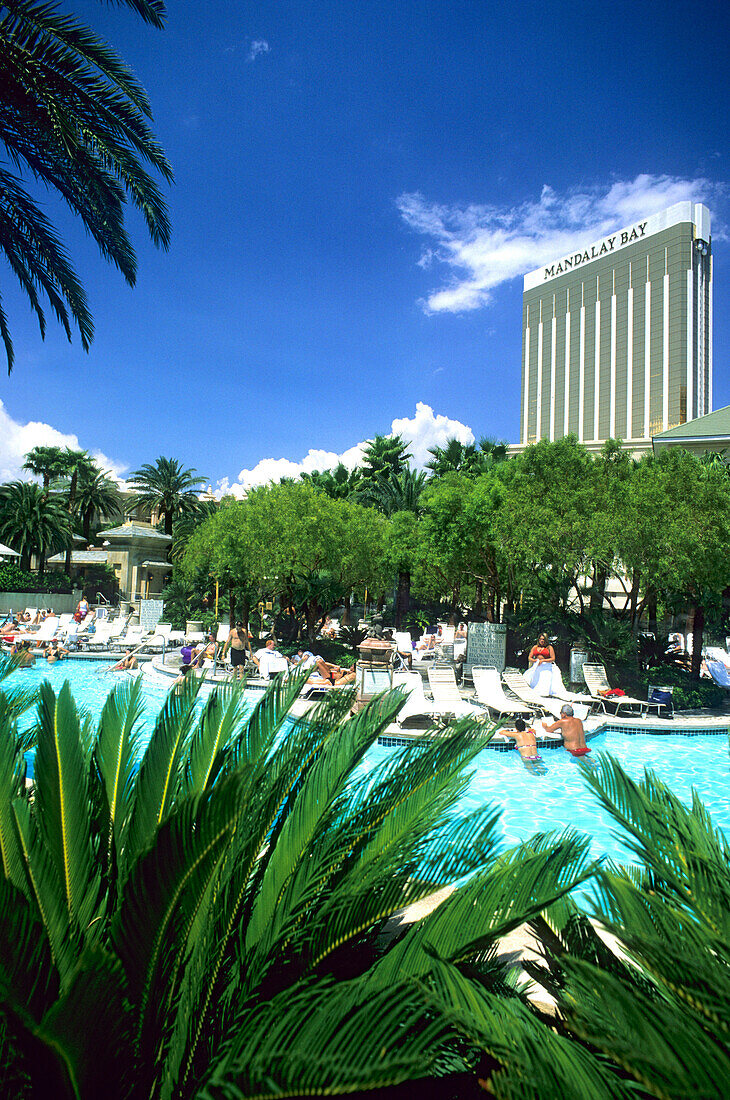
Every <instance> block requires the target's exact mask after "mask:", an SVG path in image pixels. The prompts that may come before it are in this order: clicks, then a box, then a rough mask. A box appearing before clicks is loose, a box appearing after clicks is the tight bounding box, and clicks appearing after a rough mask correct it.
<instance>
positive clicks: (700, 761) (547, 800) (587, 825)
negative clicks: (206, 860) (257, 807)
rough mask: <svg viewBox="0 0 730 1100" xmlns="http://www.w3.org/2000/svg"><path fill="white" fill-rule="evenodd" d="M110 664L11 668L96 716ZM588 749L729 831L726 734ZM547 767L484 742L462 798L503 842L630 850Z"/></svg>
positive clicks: (645, 738) (607, 738) (588, 802)
mask: <svg viewBox="0 0 730 1100" xmlns="http://www.w3.org/2000/svg"><path fill="white" fill-rule="evenodd" d="M107 669H108V666H107V665H105V664H101V663H99V664H97V663H91V662H83V661H64V662H59V663H58V664H55V665H51V666H50V667H49V666H47V665H45V663H44V664H43V665H36V666H35V667H34V668H32V669H28V670H24V671H22V672H18V673H15V674H14V677H13V679H17V682H18V683H21V682H22V683H25V684H29V683H33V682H35V683H40V681H41V679H43V678H44V677H45V678H47V679H48V680H50V681H51V683H52V684H53V686H54V688H55V689H56V690H58V689H59V688H60V686H61V684H62V683H63V681H64V680H66V679H68V680H69V682H70V685H71V689H72V691H73V694H74V697H75V698H76V701H77V703H78V704H79V705H81V706H84V707H85V708H87V709H88V710H89V711H90V712H91V713H92V714H94V715H98V714H99V713H100V712H101V708H102V706H103V704H104V700H105V699H106V697H107V695H108V693H109V692H110V691H111V689H112V688H113V687H114V685H115V683H118V682H119V679H120V674H118V673H112V672H109V671H107ZM164 694H165V692H164V689H162V688H154V687H151V686H149V685H147V684H146V685H145V688H144V696H145V702H146V706H147V713H148V715H149V721H148V723H147V726H146V729H147V734H148V736H149V734H150V733H151V728H152V719H153V717H154V716H155V715H156V713H157V711H158V710H159V707H160V705H161V703H162V700H163V698H164ZM590 744H591V748H592V750H593V753H592V755H593V756H594V757H595V756H596V755H597V754H598V753H599V752H601V751H608V752H610V753H611V754H612V755H613V756H614V757H616V759H617V760H618V761H619V763H620V764H621V765H622V766H623V767H624V769H625V770H626V771H627V772H628V773H629V775H631V776H633V777H634V778H636V779H639V778H641V776H642V774H643V769H644V767H645V766H647V767H651V768H652V769H653V770H654V771H655V772H656V774H657V775H658V776H659V778H660V779H662V780H663V781H664V782H665V783H667V784H668V785H669V786H671V787H672V789H673V790H674V791H675V793H676V794H677V795H678V796H679V797H680V798H682V799H684V800H686V801H689V799H690V797H691V789H692V787H694V788H695V789H696V790H697V791H698V793H699V795H700V797H701V798H702V800H703V802H704V803H705V805H706V806H707V808H708V809H709V810H710V812H711V814H712V815H713V818H714V820H715V823H716V824H717V825H719V826H720V827H721V828H722V829H723V830H724V831H725V833H726V834H727V835H728V836H729V837H730V751H729V748H728V739H727V737H726V736H724V735H714V736H711V735H708V736H700V737H681V736H664V737H656V736H651V735H649V734H635V735H627V734H624V733H619V732H615V731H607V732H605V733H601V734H599V735H598V736H597V737H595V738H593V739H592V741H591V743H590ZM394 751H398V750H397V749H393V748H388V747H387V746H383V745H376V746H374V747H373V749H372V750H371V752H370V759H371V760H372V762H373V763H376V762H378V761H380V760H382V759H384V758H386V757H387V756H389V755H390V754H391V753H393V752H394ZM543 759H544V761H545V764H546V766H547V769H548V770H547V774H546V775H542V776H538V775H532V774H530V773H528V772H527V771H525V769H524V767H523V765H522V762H521V760H520V758H519V756H518V754H517V753H516V752H514V751H512V752H495V751H494V750H491V749H485V750H484V752H482V753H480V755H479V756H478V757H477V759H476V762H475V769H474V775H473V777H472V781H471V783H470V785H469V788H468V790H467V791H466V793H465V795H464V796H463V799H462V804H463V807H464V810H465V811H468V810H472V809H474V808H475V807H476V806H479V805H483V804H484V803H485V802H496V803H498V804H499V805H500V806H501V807H502V817H501V829H502V833H503V836H504V841H505V843H506V844H509V845H511V844H515V843H518V842H519V841H520V840H525V839H527V838H528V837H530V836H531V835H532V834H533V833H535V832H537V831H548V830H553V829H563V828H566V827H567V826H572V827H574V828H576V829H579V830H580V831H581V832H583V833H585V834H587V835H588V836H590V837H591V842H592V843H591V846H592V851H593V854H594V855H595V856H600V855H610V856H613V857H614V858H616V859H621V860H626V859H627V858H628V853H627V852H626V851H625V850H624V849H623V848H622V846H621V845H619V843H618V842H617V840H616V839H615V837H614V835H613V828H614V827H613V824H612V822H611V820H610V819H609V818H608V816H607V814H605V812H604V811H603V810H602V809H601V807H600V806H599V805H598V803H597V801H596V800H595V799H594V798H593V796H592V795H591V794H590V793H589V792H588V790H587V789H586V787H585V784H584V782H583V779H582V774H581V773H582V769H583V765H582V764H580V763H579V762H578V761H577V760H574V759H573V758H572V757H570V756H568V754H567V753H566V752H565V751H564V750H563V749H555V750H550V751H544V752H543Z"/></svg>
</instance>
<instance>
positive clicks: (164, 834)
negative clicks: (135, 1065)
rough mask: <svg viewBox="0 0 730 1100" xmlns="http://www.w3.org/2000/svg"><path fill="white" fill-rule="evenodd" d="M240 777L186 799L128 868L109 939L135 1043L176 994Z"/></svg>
mask: <svg viewBox="0 0 730 1100" xmlns="http://www.w3.org/2000/svg"><path fill="white" fill-rule="evenodd" d="M241 784H242V780H241V777H240V776H232V777H231V778H229V779H227V780H225V781H223V782H221V783H216V784H215V785H214V786H213V787H212V788H210V790H209V791H207V792H206V793H205V794H204V795H202V796H201V798H200V800H197V799H190V798H189V799H187V800H186V801H184V802H183V803H182V804H181V806H180V807H179V808H178V809H175V810H174V811H173V812H172V814H171V815H170V817H169V818H168V820H167V821H166V822H165V823H164V824H163V825H162V826H161V827H160V828H159V829H158V831H157V834H156V837H155V844H154V847H153V848H152V849H151V850H150V851H149V852H147V853H146V854H145V855H143V856H142V857H141V858H140V859H139V860H138V861H137V863H136V864H135V865H134V867H133V868H132V870H131V872H130V876H129V880H128V882H127V887H126V889H125V893H124V898H123V901H122V903H121V906H120V908H119V912H118V914H117V916H116V917H115V919H114V922H113V925H112V942H113V944H114V946H115V949H116V951H117V952H118V954H119V957H120V959H121V960H122V964H123V966H124V969H125V973H126V975H127V979H128V983H129V995H130V998H131V1000H132V1003H133V1005H134V1008H135V1015H136V1025H135V1029H136V1042H137V1044H142V1045H147V1046H148V1048H149V1050H150V1051H151V1050H152V1049H153V1048H154V1047H155V1045H156V1044H157V1043H158V1042H159V1038H160V1035H161V1034H162V1033H163V1032H164V1023H165V1016H166V1014H167V1013H168V1012H169V1011H170V1010H171V1005H172V1004H173V1002H174V999H175V996H174V995H175V990H176V988H177V982H178V970H179V967H180V965H181V961H182V959H183V958H184V957H185V955H186V954H187V951H188V950H189V945H188V943H187V939H188V933H189V932H190V929H191V927H192V924H193V921H194V920H195V917H196V915H197V913H198V910H199V907H200V905H201V903H202V900H203V898H204V897H205V895H206V894H207V892H208V890H209V887H210V885H211V883H212V881H213V880H214V877H215V875H216V874H217V872H218V870H219V866H220V862H221V860H222V858H223V855H224V853H225V850H226V848H227V846H228V845H229V843H230V838H231V834H232V832H233V830H234V827H235V826H236V824H237V822H238V820H239V818H240V815H241V805H242V801H241ZM161 1029H162V1030H161ZM149 1060H150V1059H143V1061H144V1062H148V1061H149ZM152 1061H154V1059H152Z"/></svg>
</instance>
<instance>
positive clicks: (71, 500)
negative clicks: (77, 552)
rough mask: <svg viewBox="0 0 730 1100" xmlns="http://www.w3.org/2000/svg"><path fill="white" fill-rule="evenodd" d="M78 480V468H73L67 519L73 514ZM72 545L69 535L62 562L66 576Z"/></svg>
mask: <svg viewBox="0 0 730 1100" xmlns="http://www.w3.org/2000/svg"><path fill="white" fill-rule="evenodd" d="M78 480H79V473H78V470H74V472H73V474H72V475H71V484H70V485H69V487H68V514H69V519H72V518H73V514H74V506H75V504H76V486H77V484H78ZM72 529H73V528H72ZM73 546H74V544H73V537H71V540H70V542H69V544H68V547H67V549H66V557H65V558H64V562H63V571H64V573H65V574H66V576H67V577H70V576H71V554H72V552H73Z"/></svg>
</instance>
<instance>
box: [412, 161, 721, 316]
mask: <svg viewBox="0 0 730 1100" xmlns="http://www.w3.org/2000/svg"><path fill="white" fill-rule="evenodd" d="M726 193H727V188H726V187H725V185H723V184H717V183H712V182H711V181H709V180H706V179H680V178H677V177H674V176H653V175H649V174H643V175H639V176H637V177H636V178H635V179H633V180H617V181H616V182H615V183H613V184H611V185H610V186H608V185H604V186H602V187H593V188H582V189H574V190H570V191H568V192H566V193H565V194H562V195H559V194H557V193H556V192H555V191H553V190H552V188H550V187H547V186H546V187H543V189H542V192H541V194H540V198H539V199H537V200H536V201H532V202H525V203H522V204H521V205H520V206H512V207H498V206H480V205H469V206H446V205H439V204H437V203H430V202H428V201H427V200H426V199H425V198H424V196H423V195H421V194H419V193H418V192H416V193H411V194H403V195H401V196H400V198H399V199H398V201H397V205H398V209H399V211H400V213H401V216H402V217H403V220H404V221H405V222H406V224H407V225H408V226H409V227H410V228H411V229H413V230H414V231H415V232H417V233H419V234H421V235H422V236H424V237H426V238H427V239H428V244H427V245H425V246H424V250H423V252H422V254H421V257H420V259H419V260H418V263H419V265H420V266H421V267H423V268H424V269H426V268H432V267H434V265H435V264H437V263H441V264H445V265H446V266H447V268H450V269H451V277H450V279H449V280H448V282H447V284H446V285H445V286H443V287H441V288H439V289H436V290H433V291H431V292H430V293H429V295H428V297H427V298H426V301H425V302H424V303H423V305H424V308H425V310H426V312H428V313H438V312H441V311H445V312H450V313H460V312H463V311H465V310H470V309H478V308H479V307H480V306H483V305H486V304H487V303H488V302H489V300H490V296H491V292H492V291H493V290H494V289H495V288H496V287H498V286H499V285H500V284H501V283H504V282H507V281H508V280H510V279H514V278H516V277H517V276H520V275H524V274H525V273H526V272H528V271H532V270H534V269H535V268H537V267H539V266H540V265H541V264H542V263H545V262H547V261H549V260H553V259H555V258H556V257H557V256H560V255H562V254H563V253H565V252H568V251H570V250H571V249H573V248H576V247H579V246H580V245H582V244H589V243H590V242H591V241H594V240H597V239H598V238H600V237H603V236H606V235H607V234H608V233H610V232H611V231H612V230H614V229H620V228H621V226H624V225H628V224H630V223H631V222H633V221H636V220H638V219H639V218H641V217H645V216H647V215H651V214H654V213H657V212H658V211H660V210H664V209H666V208H667V207H668V206H672V205H673V204H674V203H676V202H682V201H684V200H687V199H692V200H693V201H695V202H701V201H706V202H708V203H710V204H712V202H713V200H715V201H719V200H720V199H721V198H723V197H724V196H725V195H726ZM713 236H714V237H715V238H717V237H718V236H720V232H719V230H718V228H717V226H715V227H714V229H713Z"/></svg>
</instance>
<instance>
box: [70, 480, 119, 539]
mask: <svg viewBox="0 0 730 1100" xmlns="http://www.w3.org/2000/svg"><path fill="white" fill-rule="evenodd" d="M122 502H123V497H122V494H121V493H120V491H119V488H118V486H117V483H116V482H115V481H112V479H111V478H110V477H109V475H108V474H107V473H104V472H103V471H102V470H95V471H94V470H85V471H83V472H82V473H80V475H79V479H78V485H77V488H76V496H75V501H74V507H75V510H76V512H77V514H78V515H79V516H80V517H81V523H82V526H83V532H84V538H85V539H86V541H87V542H88V541H89V539H90V538H91V524H92V522H93V519H94V516H97V517H99V516H102V515H103V516H109V517H110V518H111V517H113V516H117V515H121V514H122Z"/></svg>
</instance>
